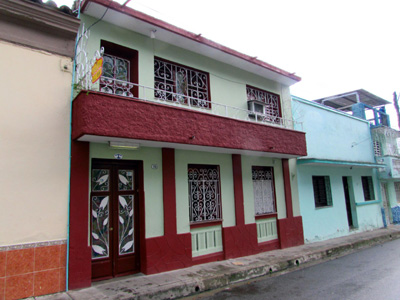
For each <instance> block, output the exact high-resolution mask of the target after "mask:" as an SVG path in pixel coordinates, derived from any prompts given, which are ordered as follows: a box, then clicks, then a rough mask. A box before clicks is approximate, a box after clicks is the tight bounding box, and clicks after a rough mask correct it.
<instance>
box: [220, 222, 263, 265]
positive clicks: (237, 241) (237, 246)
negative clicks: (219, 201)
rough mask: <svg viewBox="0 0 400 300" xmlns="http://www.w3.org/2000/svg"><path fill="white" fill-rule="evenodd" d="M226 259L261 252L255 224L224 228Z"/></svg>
mask: <svg viewBox="0 0 400 300" xmlns="http://www.w3.org/2000/svg"><path fill="white" fill-rule="evenodd" d="M222 238H223V245H224V253H225V259H229V258H235V257H241V256H246V255H252V254H256V253H258V252H259V249H258V244H257V226H256V224H255V223H253V224H247V225H239V226H232V227H224V228H222Z"/></svg>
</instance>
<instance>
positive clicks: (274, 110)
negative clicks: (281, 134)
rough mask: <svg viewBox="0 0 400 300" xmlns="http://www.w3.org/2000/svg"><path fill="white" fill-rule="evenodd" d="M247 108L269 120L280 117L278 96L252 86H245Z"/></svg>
mask: <svg viewBox="0 0 400 300" xmlns="http://www.w3.org/2000/svg"><path fill="white" fill-rule="evenodd" d="M246 91H247V101H248V106H249V107H248V108H249V110H251V111H254V112H256V113H261V114H265V115H267V116H269V117H270V118H271V120H274V118H275V119H276V118H280V117H282V113H281V100H280V97H279V95H277V94H274V93H271V92H268V91H264V90H261V89H258V88H255V87H252V86H249V85H248V86H246Z"/></svg>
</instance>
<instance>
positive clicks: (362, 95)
mask: <svg viewBox="0 0 400 300" xmlns="http://www.w3.org/2000/svg"><path fill="white" fill-rule="evenodd" d="M313 101H314V102H317V103H321V104H324V105H326V106H330V107H333V108H336V109H340V110H343V111H351V106H352V105H353V104H355V103H358V102H361V103H365V104H367V105H369V106H372V107H377V106H382V105H386V104H390V102H389V101H386V100H384V99H382V98H380V97H378V96H376V95H374V94H371V93H370V92H367V91H366V90H364V89H359V90H355V91H352V92H347V93H343V94H337V95H334V96H330V97H325V98H321V99H317V100H313Z"/></svg>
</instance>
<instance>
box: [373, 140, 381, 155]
mask: <svg viewBox="0 0 400 300" xmlns="http://www.w3.org/2000/svg"><path fill="white" fill-rule="evenodd" d="M374 153H375V156H382V148H381V143H380V142H378V141H374Z"/></svg>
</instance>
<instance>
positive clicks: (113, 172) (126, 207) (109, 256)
mask: <svg viewBox="0 0 400 300" xmlns="http://www.w3.org/2000/svg"><path fill="white" fill-rule="evenodd" d="M138 172H139V168H138V165H137V164H136V163H135V162H129V161H110V160H93V162H92V174H91V175H92V176H91V196H90V202H91V203H90V205H91V210H90V211H91V246H92V280H99V279H107V278H112V277H116V276H121V275H127V274H132V273H136V272H138V271H139V270H140V265H139V263H140V258H139V253H138V252H139V251H138V250H139V193H138V177H139V176H138Z"/></svg>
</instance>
